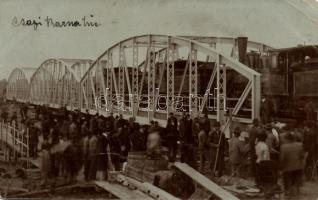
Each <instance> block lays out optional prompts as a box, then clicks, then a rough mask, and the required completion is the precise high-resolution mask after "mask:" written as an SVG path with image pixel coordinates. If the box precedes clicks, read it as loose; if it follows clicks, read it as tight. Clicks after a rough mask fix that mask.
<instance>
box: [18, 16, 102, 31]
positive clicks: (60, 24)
mask: <svg viewBox="0 0 318 200" xmlns="http://www.w3.org/2000/svg"><path fill="white" fill-rule="evenodd" d="M101 25H102V24H101V23H100V22H98V21H96V20H95V19H94V15H89V16H84V17H82V18H81V19H80V20H55V19H54V18H52V17H49V16H46V17H45V18H41V17H37V18H35V19H26V18H24V17H21V18H18V17H13V19H12V26H14V27H19V26H23V27H33V29H34V30H38V29H39V27H47V28H67V27H69V28H79V27H88V28H97V27H99V26H101Z"/></svg>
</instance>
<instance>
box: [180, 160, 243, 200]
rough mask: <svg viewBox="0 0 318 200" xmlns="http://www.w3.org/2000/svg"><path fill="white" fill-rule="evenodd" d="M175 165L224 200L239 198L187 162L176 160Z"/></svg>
mask: <svg viewBox="0 0 318 200" xmlns="http://www.w3.org/2000/svg"><path fill="white" fill-rule="evenodd" d="M174 166H175V167H176V168H178V169H179V170H180V171H182V172H183V173H185V174H186V175H188V176H189V177H191V178H192V179H193V180H194V181H195V182H197V183H199V184H200V185H201V186H203V187H205V188H206V189H207V190H209V191H211V192H212V193H213V194H215V195H216V196H217V197H219V198H220V199H224V200H239V198H237V197H236V196H234V195H233V194H231V193H230V192H228V191H226V190H225V189H223V188H222V187H220V186H219V185H217V184H215V183H214V182H212V181H211V180H210V179H208V178H206V177H205V176H204V175H202V174H201V173H199V172H198V171H196V170H195V169H193V168H192V167H190V166H189V165H187V164H185V163H179V162H175V163H174Z"/></svg>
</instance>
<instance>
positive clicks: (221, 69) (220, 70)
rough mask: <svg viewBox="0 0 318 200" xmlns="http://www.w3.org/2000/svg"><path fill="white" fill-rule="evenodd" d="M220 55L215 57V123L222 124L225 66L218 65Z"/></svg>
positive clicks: (224, 108) (224, 104)
mask: <svg viewBox="0 0 318 200" xmlns="http://www.w3.org/2000/svg"><path fill="white" fill-rule="evenodd" d="M220 63H221V62H220V55H218V56H217V65H216V67H217V121H219V122H221V123H222V124H224V114H225V111H226V66H224V65H222V64H220Z"/></svg>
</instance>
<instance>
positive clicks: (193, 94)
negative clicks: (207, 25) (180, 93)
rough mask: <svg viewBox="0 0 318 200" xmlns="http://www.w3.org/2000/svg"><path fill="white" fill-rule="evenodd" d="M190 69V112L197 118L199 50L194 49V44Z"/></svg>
mask: <svg viewBox="0 0 318 200" xmlns="http://www.w3.org/2000/svg"><path fill="white" fill-rule="evenodd" d="M189 58H190V66H189V67H190V68H189V75H190V76H189V78H190V81H189V83H190V86H189V89H190V91H189V93H190V96H189V112H190V115H191V116H192V117H195V116H196V115H197V113H198V98H197V95H198V62H197V50H196V49H194V47H193V43H191V44H190V56H189Z"/></svg>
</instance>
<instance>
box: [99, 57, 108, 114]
mask: <svg viewBox="0 0 318 200" xmlns="http://www.w3.org/2000/svg"><path fill="white" fill-rule="evenodd" d="M98 65H99V69H100V70H101V72H100V76H101V77H100V80H101V81H100V82H101V86H102V91H101V93H100V96H99V97H98V99H99V101H100V103H102V102H103V101H102V100H105V104H106V105H105V106H107V101H106V98H107V97H106V95H107V94H106V87H105V73H104V70H105V67H104V63H103V62H102V60H98ZM101 108H102V107H101ZM106 111H107V109H106Z"/></svg>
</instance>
